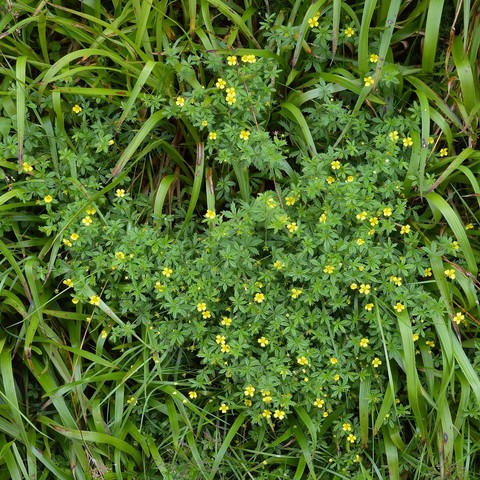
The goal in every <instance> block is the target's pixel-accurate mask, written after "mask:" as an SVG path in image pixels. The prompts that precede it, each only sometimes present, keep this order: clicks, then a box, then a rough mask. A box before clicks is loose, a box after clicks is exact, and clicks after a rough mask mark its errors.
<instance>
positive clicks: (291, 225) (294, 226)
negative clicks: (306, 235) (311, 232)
mask: <svg viewBox="0 0 480 480" xmlns="http://www.w3.org/2000/svg"><path fill="white" fill-rule="evenodd" d="M287 229H288V231H289V232H290V233H294V232H296V231H297V230H298V225H297V223H296V222H291V223H289V224H288V225H287Z"/></svg>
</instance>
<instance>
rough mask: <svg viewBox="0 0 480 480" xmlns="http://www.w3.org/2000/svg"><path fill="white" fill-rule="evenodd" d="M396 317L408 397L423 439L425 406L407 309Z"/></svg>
mask: <svg viewBox="0 0 480 480" xmlns="http://www.w3.org/2000/svg"><path fill="white" fill-rule="evenodd" d="M397 318H398V327H399V330H400V335H401V337H402V345H403V361H404V368H405V376H406V380H407V393H408V399H409V402H410V406H411V408H412V412H413V415H414V417H415V421H416V424H417V427H418V428H419V430H420V434H421V435H422V437H423V438H424V439H427V438H428V429H427V425H426V423H425V419H426V418H427V415H426V407H425V403H424V401H423V398H422V393H421V389H420V380H419V378H418V373H417V365H416V361H415V345H414V343H413V338H412V337H413V332H412V327H411V325H410V317H409V315H408V311H407V310H404V311H403V312H400V313H398V314H397Z"/></svg>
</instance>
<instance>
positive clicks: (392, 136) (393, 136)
mask: <svg viewBox="0 0 480 480" xmlns="http://www.w3.org/2000/svg"><path fill="white" fill-rule="evenodd" d="M388 138H389V139H390V140H392V141H394V142H396V141H397V140H398V139H399V138H400V137H399V136H398V132H397V131H396V130H394V131H393V132H390V133H389V134H388Z"/></svg>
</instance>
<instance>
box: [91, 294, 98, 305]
mask: <svg viewBox="0 0 480 480" xmlns="http://www.w3.org/2000/svg"><path fill="white" fill-rule="evenodd" d="M90 304H91V305H100V297H99V296H98V295H93V296H91V297H90Z"/></svg>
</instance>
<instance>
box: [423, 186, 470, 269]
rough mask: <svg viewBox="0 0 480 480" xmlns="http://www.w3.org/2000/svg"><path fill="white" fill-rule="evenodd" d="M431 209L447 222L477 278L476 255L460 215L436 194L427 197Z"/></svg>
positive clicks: (432, 193) (429, 194)
mask: <svg viewBox="0 0 480 480" xmlns="http://www.w3.org/2000/svg"><path fill="white" fill-rule="evenodd" d="M425 198H426V199H427V201H428V203H429V205H430V208H431V209H432V211H433V212H434V214H437V215H438V213H440V214H441V215H442V216H443V218H445V220H446V221H447V223H448V225H449V227H450V228H451V229H452V232H453V234H454V235H455V237H456V239H457V240H458V243H459V245H460V248H461V251H462V253H463V255H464V257H465V260H466V262H467V266H468V268H469V270H470V273H471V274H472V275H474V276H477V273H478V265H477V261H476V259H475V255H474V253H473V250H472V246H471V245H470V241H469V240H468V237H467V234H466V233H465V227H464V226H463V224H462V221H461V219H460V218H459V216H458V214H457V213H456V212H455V211H454V210H453V208H452V207H451V206H450V205H449V204H448V203H447V201H446V200H444V199H443V198H442V197H441V196H440V195H438V194H437V193H435V192H431V193H428V194H427V195H425Z"/></svg>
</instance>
